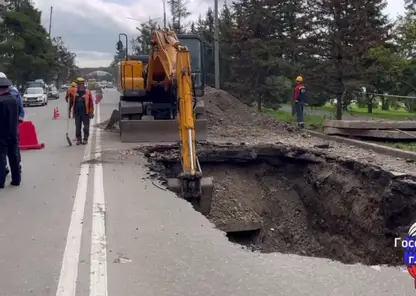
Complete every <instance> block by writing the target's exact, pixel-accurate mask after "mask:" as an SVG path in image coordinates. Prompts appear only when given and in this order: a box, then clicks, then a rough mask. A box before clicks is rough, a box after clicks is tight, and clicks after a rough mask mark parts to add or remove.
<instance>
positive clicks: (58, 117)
mask: <svg viewBox="0 0 416 296" xmlns="http://www.w3.org/2000/svg"><path fill="white" fill-rule="evenodd" d="M54 119H61V114H59V108H58V107H56V113H55V118H54Z"/></svg>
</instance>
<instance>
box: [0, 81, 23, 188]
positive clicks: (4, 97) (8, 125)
mask: <svg viewBox="0 0 416 296" xmlns="http://www.w3.org/2000/svg"><path fill="white" fill-rule="evenodd" d="M11 84H12V83H11V81H10V80H8V79H7V78H0V168H4V167H6V163H7V158H8V159H9V165H10V170H11V173H12V181H11V183H10V184H11V185H13V186H19V185H20V182H21V179H22V173H21V170H20V168H19V163H20V155H19V134H18V124H19V123H18V121H19V113H20V112H21V110H20V106H19V102H18V101H17V100H16V98H15V97H14V96H13V95H12V94H11V90H10V86H11ZM5 183H6V172H5V170H3V169H0V188H4V187H5Z"/></svg>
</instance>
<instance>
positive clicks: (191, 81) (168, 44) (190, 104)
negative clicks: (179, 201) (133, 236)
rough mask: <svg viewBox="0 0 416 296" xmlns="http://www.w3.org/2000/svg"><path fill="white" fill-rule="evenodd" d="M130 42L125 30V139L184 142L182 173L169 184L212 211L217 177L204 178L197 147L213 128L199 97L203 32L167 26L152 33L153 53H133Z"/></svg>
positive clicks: (121, 67)
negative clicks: (197, 33) (189, 32)
mask: <svg viewBox="0 0 416 296" xmlns="http://www.w3.org/2000/svg"><path fill="white" fill-rule="evenodd" d="M122 36H125V41H126V46H125V47H124V45H123V42H122V41H121V37H122ZM127 42H128V37H127V35H126V34H120V35H119V41H118V42H117V50H119V51H122V50H125V51H126V54H125V59H124V60H122V61H121V62H120V63H118V65H117V88H118V90H119V92H120V103H119V116H120V122H119V125H120V136H121V141H122V142H152V143H155V142H156V143H158V142H177V141H178V140H179V143H180V158H181V159H180V162H181V164H182V172H181V174H180V175H179V176H178V177H177V178H173V179H169V180H168V188H169V189H170V190H172V191H174V192H176V193H178V194H179V195H180V196H181V197H182V198H184V199H186V200H188V201H190V202H191V203H192V204H193V205H194V207H195V208H196V210H198V211H200V212H201V213H202V214H204V215H207V214H208V213H209V212H210V210H211V200H212V192H213V180H212V178H211V177H203V176H202V170H201V166H200V163H199V161H198V157H197V150H196V141H197V140H199V141H203V140H206V138H207V129H208V127H207V120H206V119H204V118H203V117H204V115H205V114H204V113H205V108H204V104H203V102H202V101H201V100H197V97H201V96H203V94H204V86H205V73H204V44H203V42H202V40H201V39H200V38H199V37H198V36H195V35H187V34H184V35H177V34H176V33H175V32H174V31H171V30H168V29H164V30H155V31H153V32H152V39H151V50H150V54H149V55H139V56H129V55H128V53H127V48H128V45H127ZM191 65H192V67H191Z"/></svg>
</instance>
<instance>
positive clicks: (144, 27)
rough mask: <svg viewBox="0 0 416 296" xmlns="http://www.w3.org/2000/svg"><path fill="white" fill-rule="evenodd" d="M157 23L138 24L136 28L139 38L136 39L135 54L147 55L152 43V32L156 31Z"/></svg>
mask: <svg viewBox="0 0 416 296" xmlns="http://www.w3.org/2000/svg"><path fill="white" fill-rule="evenodd" d="M157 27H158V26H157V22H156V21H154V20H149V21H148V22H145V23H142V24H140V27H138V28H137V30H138V31H139V36H138V37H137V39H136V40H137V49H136V52H137V54H149V53H150V48H151V41H152V32H153V31H154V30H156V29H157Z"/></svg>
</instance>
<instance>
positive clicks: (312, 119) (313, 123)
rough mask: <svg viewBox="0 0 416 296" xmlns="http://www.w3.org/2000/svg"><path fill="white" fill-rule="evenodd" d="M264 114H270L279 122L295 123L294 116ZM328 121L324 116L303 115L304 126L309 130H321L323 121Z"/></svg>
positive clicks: (287, 114) (274, 113) (274, 111)
mask: <svg viewBox="0 0 416 296" xmlns="http://www.w3.org/2000/svg"><path fill="white" fill-rule="evenodd" d="M265 113H267V114H270V115H271V116H273V117H275V118H276V119H277V120H279V121H283V122H288V123H296V116H292V114H291V113H288V112H284V111H276V110H266V111H265ZM327 119H329V118H328V117H326V116H316V115H305V125H306V127H307V128H309V129H323V126H324V122H325V120H327Z"/></svg>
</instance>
